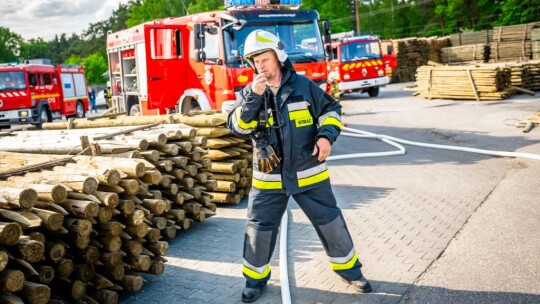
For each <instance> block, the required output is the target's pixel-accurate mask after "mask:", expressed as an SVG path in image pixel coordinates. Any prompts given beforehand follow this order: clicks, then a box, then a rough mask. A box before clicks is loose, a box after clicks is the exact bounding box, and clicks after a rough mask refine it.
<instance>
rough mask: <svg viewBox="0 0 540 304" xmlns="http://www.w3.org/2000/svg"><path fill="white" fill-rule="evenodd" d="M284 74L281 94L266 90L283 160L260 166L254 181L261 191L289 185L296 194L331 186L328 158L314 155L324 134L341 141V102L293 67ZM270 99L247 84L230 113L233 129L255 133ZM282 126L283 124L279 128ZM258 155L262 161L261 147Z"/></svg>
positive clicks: (273, 138)
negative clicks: (270, 166) (264, 169)
mask: <svg viewBox="0 0 540 304" xmlns="http://www.w3.org/2000/svg"><path fill="white" fill-rule="evenodd" d="M282 73H283V76H282V79H281V87H280V89H279V91H278V92H277V97H276V96H274V95H273V93H272V92H271V91H270V90H269V89H268V88H267V92H266V93H265V95H267V96H269V98H268V100H269V102H268V103H269V105H268V113H269V115H270V118H269V119H268V122H267V124H266V131H267V132H268V133H267V134H268V143H269V144H270V145H272V147H274V149H275V151H276V153H277V154H278V156H279V157H280V159H281V163H280V164H279V166H278V167H277V168H276V169H275V170H273V171H272V172H271V173H269V174H266V173H263V172H259V171H257V170H256V168H257V166H254V170H253V183H252V186H253V187H255V188H257V189H259V190H277V189H284V190H286V191H287V192H288V193H289V194H291V195H292V194H296V193H300V192H303V191H305V190H309V189H312V188H315V187H318V186H322V185H329V182H330V181H329V176H328V169H327V166H326V162H325V161H323V162H319V160H318V159H317V157H318V155H314V156H312V155H311V154H312V153H313V148H314V146H315V143H316V140H317V139H318V138H320V137H326V138H327V139H328V140H329V141H330V143H331V144H333V143H334V142H335V141H336V139H337V137H338V135H339V133H340V131H341V126H342V124H341V115H340V114H341V105H340V104H339V103H338V102H336V101H335V100H334V99H333V98H332V97H330V96H329V95H327V94H326V93H325V92H324V91H323V90H322V89H321V88H319V87H318V86H317V85H316V84H315V83H314V82H313V81H311V80H310V79H309V78H307V77H305V76H303V75H298V74H296V72H295V71H293V70H290V69H288V68H287V67H283V68H282ZM264 100H265V98H264V95H263V96H261V95H258V94H256V93H254V92H252V89H251V84H249V85H248V86H246V87H245V88H244V89H243V90H242V91H241V92H240V100H237V104H239V105H238V106H237V107H236V108H235V109H234V110H233V111H232V112H231V113H230V114H229V117H228V122H227V125H228V128H229V129H230V130H231V131H232V132H233V133H234V134H235V135H237V136H240V137H247V136H251V135H252V134H253V132H254V131H255V130H256V129H257V125H258V122H259V113H260V111H261V110H262V111H264V109H265V107H264V105H263V103H264ZM239 102H240V103H239ZM271 109H273V110H274V111H271ZM276 109H277V113H278V114H277V115H276ZM279 125H282V127H281V128H275V126H279ZM270 126H274V128H271V127H270ZM254 146H255V142H254ZM253 157H254V159H253V161H254V163H255V162H257V159H256V157H257V153H256V151H254V153H253Z"/></svg>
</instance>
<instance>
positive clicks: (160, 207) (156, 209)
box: [143, 199, 165, 215]
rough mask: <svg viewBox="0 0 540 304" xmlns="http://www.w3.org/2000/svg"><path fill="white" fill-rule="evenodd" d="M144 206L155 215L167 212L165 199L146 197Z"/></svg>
mask: <svg viewBox="0 0 540 304" xmlns="http://www.w3.org/2000/svg"><path fill="white" fill-rule="evenodd" d="M143 206H144V207H145V208H147V209H148V210H150V212H152V214H155V215H161V214H163V212H165V202H164V201H163V200H159V199H144V200H143Z"/></svg>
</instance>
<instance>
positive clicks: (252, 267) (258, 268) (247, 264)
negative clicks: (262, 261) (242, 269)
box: [242, 258, 268, 273]
mask: <svg viewBox="0 0 540 304" xmlns="http://www.w3.org/2000/svg"><path fill="white" fill-rule="evenodd" d="M242 264H244V266H246V267H247V268H249V269H251V270H253V271H256V272H258V273H263V272H264V271H265V270H266V267H268V264H266V265H263V266H261V267H255V266H253V265H251V264H250V263H248V261H246V259H244V258H242Z"/></svg>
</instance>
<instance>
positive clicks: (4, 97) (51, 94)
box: [0, 64, 88, 128]
mask: <svg viewBox="0 0 540 304" xmlns="http://www.w3.org/2000/svg"><path fill="white" fill-rule="evenodd" d="M87 109H88V88H87V85H86V76H85V74H84V68H83V67H82V66H74V65H56V66H53V65H48V64H2V65H0V128H10V126H11V125H16V124H33V125H36V127H38V128H41V125H42V124H43V123H45V122H49V121H51V120H53V119H56V118H61V117H62V116H66V117H84V116H85V112H86V110H87Z"/></svg>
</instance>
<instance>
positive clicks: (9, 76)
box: [0, 71, 26, 91]
mask: <svg viewBox="0 0 540 304" xmlns="http://www.w3.org/2000/svg"><path fill="white" fill-rule="evenodd" d="M23 89H26V80H25V79H24V72H22V71H13V72H0V91H11V90H23Z"/></svg>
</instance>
